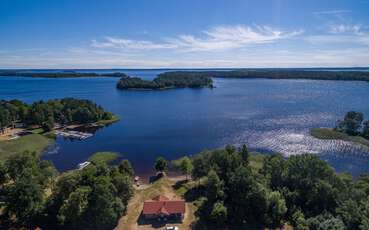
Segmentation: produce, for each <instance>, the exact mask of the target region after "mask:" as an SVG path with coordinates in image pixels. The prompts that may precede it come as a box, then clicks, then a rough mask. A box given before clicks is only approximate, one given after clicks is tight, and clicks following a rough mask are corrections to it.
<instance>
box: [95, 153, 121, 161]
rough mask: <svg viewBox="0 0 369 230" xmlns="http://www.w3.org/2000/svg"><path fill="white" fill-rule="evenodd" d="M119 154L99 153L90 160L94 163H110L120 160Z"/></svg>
mask: <svg viewBox="0 0 369 230" xmlns="http://www.w3.org/2000/svg"><path fill="white" fill-rule="evenodd" d="M119 156H120V155H119V154H118V153H115V152H97V153H95V154H94V155H92V156H90V158H88V160H89V161H92V162H104V163H110V162H112V161H114V160H116V159H118V158H119Z"/></svg>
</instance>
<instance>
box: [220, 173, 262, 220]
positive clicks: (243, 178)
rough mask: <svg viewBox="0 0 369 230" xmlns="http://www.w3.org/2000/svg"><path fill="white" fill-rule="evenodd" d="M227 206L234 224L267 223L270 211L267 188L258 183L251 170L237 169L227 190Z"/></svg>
mask: <svg viewBox="0 0 369 230" xmlns="http://www.w3.org/2000/svg"><path fill="white" fill-rule="evenodd" d="M226 191H227V197H228V199H227V200H226V206H227V207H228V213H229V216H230V217H231V218H232V222H234V223H237V224H244V223H248V224H257V223H264V222H265V214H266V212H267V209H268V200H267V193H266V188H265V187H264V186H263V185H262V184H260V183H258V182H257V181H256V178H255V175H253V173H252V171H251V169H250V168H249V167H247V166H240V167H238V168H236V169H235V171H234V173H233V175H232V176H231V178H230V180H229V183H228V188H227V190H226Z"/></svg>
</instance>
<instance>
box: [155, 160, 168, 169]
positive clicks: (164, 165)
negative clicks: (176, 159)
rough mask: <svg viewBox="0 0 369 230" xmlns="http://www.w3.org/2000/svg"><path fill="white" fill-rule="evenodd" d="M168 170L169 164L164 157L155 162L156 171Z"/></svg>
mask: <svg viewBox="0 0 369 230" xmlns="http://www.w3.org/2000/svg"><path fill="white" fill-rule="evenodd" d="M167 168H168V162H167V160H165V158H164V157H158V158H157V159H156V161H155V170H156V171H157V172H164V171H166V170H167Z"/></svg>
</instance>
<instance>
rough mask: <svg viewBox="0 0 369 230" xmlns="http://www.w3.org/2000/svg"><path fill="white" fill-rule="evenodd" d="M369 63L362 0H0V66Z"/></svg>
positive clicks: (366, 2)
mask: <svg viewBox="0 0 369 230" xmlns="http://www.w3.org/2000/svg"><path fill="white" fill-rule="evenodd" d="M359 66H360V67H367V66H369V0H324V1H322V0H309V1H305V0H104V1H102V0H63V1H60V0H0V69H5V68H50V69H58V68H59V69H60V68H81V69H88V68H247V67H249V68H254V67H260V68H265V67H281V68H283V67H291V68H293V67H359Z"/></svg>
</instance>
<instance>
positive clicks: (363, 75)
mask: <svg viewBox="0 0 369 230" xmlns="http://www.w3.org/2000/svg"><path fill="white" fill-rule="evenodd" d="M160 76H161V77H166V78H175V77H178V78H185V77H191V78H203V77H209V78H212V77H214V78H245V79H249V78H250V79H252V78H265V79H310V80H342V81H369V72H364V71H342V70H341V71H333V70H332V71H331V70H329V71H327V70H316V71H315V70H314V71H313V70H298V69H240V70H229V71H225V70H219V71H206V70H205V71H170V72H165V73H162V74H159V77H160Z"/></svg>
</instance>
